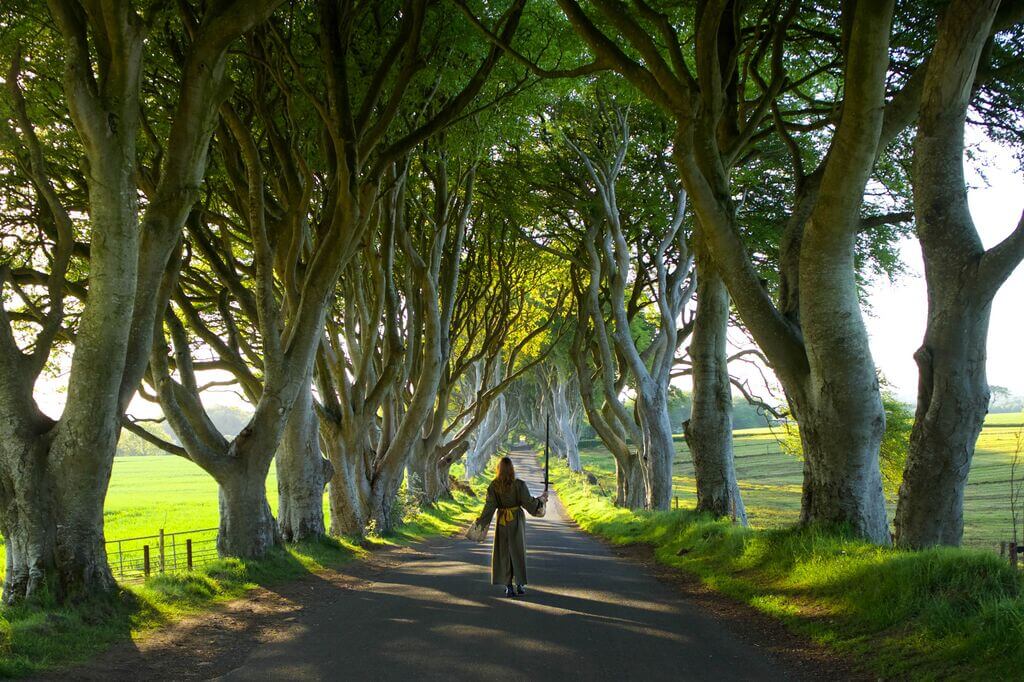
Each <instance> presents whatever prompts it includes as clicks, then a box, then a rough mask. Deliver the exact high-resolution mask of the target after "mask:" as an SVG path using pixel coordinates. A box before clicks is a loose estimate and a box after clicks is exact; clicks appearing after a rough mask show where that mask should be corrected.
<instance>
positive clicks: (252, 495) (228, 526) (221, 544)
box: [217, 457, 281, 558]
mask: <svg viewBox="0 0 1024 682" xmlns="http://www.w3.org/2000/svg"><path fill="white" fill-rule="evenodd" d="M257 460H261V461H266V460H265V459H264V458H262V457H242V458H239V459H238V460H237V462H236V463H235V464H234V466H231V467H228V468H226V469H225V470H224V471H222V472H218V474H217V483H218V485H219V486H220V489H219V502H220V528H219V530H218V532H217V551H218V552H219V553H220V555H221V556H235V557H242V558H257V557H262V556H266V554H267V553H268V552H269V551H270V550H271V549H273V548H274V547H275V546H276V545H279V544H280V543H281V533H280V531H279V530H278V526H277V522H276V521H275V520H274V515H273V514H271V513H270V504H269V503H268V502H267V487H266V486H267V467H264V466H259V462H258V461H257Z"/></svg>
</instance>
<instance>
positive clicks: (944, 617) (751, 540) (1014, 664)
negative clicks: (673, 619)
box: [552, 462, 1024, 679]
mask: <svg viewBox="0 0 1024 682" xmlns="http://www.w3.org/2000/svg"><path fill="white" fill-rule="evenodd" d="M552 479H553V481H554V483H555V489H556V490H557V491H558V495H559V497H560V498H561V500H562V502H563V504H564V505H565V507H566V510H567V511H568V512H569V514H570V515H571V516H572V517H573V519H574V520H575V521H576V522H577V523H578V524H579V525H580V527H581V528H583V529H584V530H586V531H588V532H590V533H593V534H595V535H598V536H600V537H602V538H605V539H606V540H608V541H610V542H612V543H615V544H622V545H628V544H636V543H645V544H648V545H650V546H652V547H653V549H654V553H655V556H656V558H657V560H658V561H660V562H661V563H663V564H666V565H668V566H671V567H673V568H676V569H678V570H680V571H685V572H688V573H691V574H694V575H696V576H698V577H699V578H700V579H701V580H702V581H703V583H704V584H706V585H707V586H709V587H711V588H712V589H715V590H718V591H720V592H723V593H725V594H727V595H729V596H730V597H733V598H735V599H737V600H739V601H741V602H744V603H746V604H749V605H750V606H752V607H754V608H756V609H758V610H759V611H762V612H764V613H767V614H769V615H771V616H773V617H775V618H778V619H780V620H782V621H783V622H784V623H785V624H786V626H787V627H789V628H790V629H792V630H793V631H796V632H798V633H801V634H803V635H806V636H808V637H810V638H811V639H813V640H815V641H817V642H819V643H821V644H824V645H826V646H828V647H831V648H833V649H834V650H836V651H837V652H839V653H842V654H847V655H852V656H854V657H856V658H857V659H859V660H861V661H863V663H864V665H865V666H866V667H867V668H868V669H870V670H871V671H873V672H874V673H877V674H879V675H881V676H883V677H887V678H899V679H907V678H912V679H938V678H941V679H968V678H975V679H1008V678H1015V679H1019V677H1018V676H1019V675H1020V674H1021V673H1020V670H1021V669H1022V668H1024V581H1022V578H1021V576H1020V574H1019V573H1017V572H1016V571H1014V570H1013V569H1011V568H1010V567H1009V566H1008V565H1007V564H1006V563H1005V562H1004V561H1002V560H1000V559H999V557H998V556H995V555H994V554H991V553H987V552H982V551H977V550H963V549H950V548H944V549H933V550H927V551H922V552H907V551H901V550H895V549H891V548H883V547H877V546H875V545H871V544H868V543H866V542H863V541H860V540H856V539H854V538H852V537H851V536H850V535H849V534H848V533H845V532H844V531H843V530H842V529H827V528H814V527H810V528H788V529H775V530H750V529H746V528H738V527H735V526H733V525H731V524H730V523H729V522H728V521H722V520H715V519H712V518H711V517H709V516H707V515H704V514H697V513H696V512H694V511H692V510H678V511H668V512H643V511H641V512H635V511H630V510H627V509H621V508H618V507H615V506H614V504H613V502H612V499H611V498H610V497H609V496H608V495H607V493H606V492H604V491H602V490H600V489H598V488H597V487H596V486H592V485H590V484H588V483H587V481H586V479H585V478H583V477H582V476H581V475H577V474H573V473H572V472H570V471H569V470H568V468H566V467H565V466H564V464H562V463H561V462H560V463H559V464H558V465H557V466H555V465H553V466H552Z"/></svg>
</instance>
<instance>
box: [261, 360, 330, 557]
mask: <svg viewBox="0 0 1024 682" xmlns="http://www.w3.org/2000/svg"><path fill="white" fill-rule="evenodd" d="M275 460H276V464H277V494H278V504H277V522H278V526H279V528H280V531H281V538H282V539H283V540H284V541H285V542H299V541H302V540H310V539H315V538H318V537H320V536H322V535H323V534H324V530H325V529H324V488H325V487H326V485H327V481H328V480H330V478H331V476H332V474H333V467H332V466H331V463H330V462H329V461H328V460H326V459H324V458H323V457H322V456H321V454H320V424H319V419H317V416H316V412H315V411H314V410H313V392H312V380H311V377H307V379H306V381H305V385H304V386H303V387H302V389H301V390H300V392H299V397H298V398H297V399H296V401H295V405H294V406H293V407H292V411H291V414H290V415H289V417H288V422H287V423H286V424H285V427H284V435H283V436H282V438H281V445H280V446H279V447H278V449H277V455H276V457H275Z"/></svg>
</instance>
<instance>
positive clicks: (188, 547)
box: [185, 538, 192, 571]
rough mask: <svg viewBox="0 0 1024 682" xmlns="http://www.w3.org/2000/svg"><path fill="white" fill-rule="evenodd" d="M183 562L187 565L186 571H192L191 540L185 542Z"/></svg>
mask: <svg viewBox="0 0 1024 682" xmlns="http://www.w3.org/2000/svg"><path fill="white" fill-rule="evenodd" d="M185 561H186V563H187V564H188V570H190V571H191V570H192V538H187V539H186V540H185Z"/></svg>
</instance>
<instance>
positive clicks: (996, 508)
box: [580, 412, 1024, 551]
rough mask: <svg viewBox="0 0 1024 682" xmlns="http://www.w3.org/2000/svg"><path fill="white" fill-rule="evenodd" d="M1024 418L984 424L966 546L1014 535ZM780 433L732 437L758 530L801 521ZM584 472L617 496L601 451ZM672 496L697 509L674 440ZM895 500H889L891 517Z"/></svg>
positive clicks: (968, 501)
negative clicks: (1016, 458) (1015, 476)
mask: <svg viewBox="0 0 1024 682" xmlns="http://www.w3.org/2000/svg"><path fill="white" fill-rule="evenodd" d="M1022 434H1024V413H1020V412H1017V413H1011V414H994V415H989V416H988V418H987V419H986V420H985V428H984V429H983V430H982V433H981V437H980V438H979V439H978V445H977V449H976V451H975V455H974V461H973V463H972V465H971V473H970V477H969V478H968V486H967V491H966V493H965V495H964V545H965V546H967V547H974V548H978V549H986V550H989V551H994V550H996V549H997V548H998V546H999V543H1000V541H1003V540H1007V539H1009V538H1010V537H1011V536H1012V525H1011V521H1010V505H1009V491H1010V484H1009V478H1010V462H1011V460H1012V458H1013V453H1014V450H1015V448H1016V447H1017V442H1018V441H1017V439H1018V438H1020V439H1021V443H1022V453H1024V435H1022ZM782 436H783V434H782V432H781V430H777V431H776V433H773V432H772V430H771V429H767V428H764V429H744V430H740V431H736V432H734V434H733V444H734V448H735V453H736V475H737V478H738V480H739V485H740V490H741V492H742V494H743V502H744V504H745V505H746V508H747V515H748V517H749V520H750V525H751V526H752V527H754V528H757V529H768V528H785V527H787V526H790V525H792V524H794V523H796V521H797V520H798V518H799V516H800V486H801V483H802V481H803V469H802V464H801V462H800V461H799V460H797V459H795V458H794V457H792V456H789V455H787V454H785V453H783V452H782V450H781V448H780V446H779V439H781V438H782ZM580 456H581V460H582V462H583V465H584V467H585V468H586V469H587V470H588V471H590V472H592V473H594V474H595V475H597V476H598V478H599V480H600V482H601V485H602V486H603V487H604V488H605V490H608V491H610V492H611V493H614V490H615V464H614V461H613V460H612V458H611V456H610V455H609V454H608V451H607V450H605V449H604V448H602V447H592V448H586V449H584V450H582V451H581V453H580ZM673 478H674V485H673V488H674V493H675V495H677V496H678V497H679V504H680V506H694V505H695V504H696V501H697V492H696V483H695V481H694V478H693V463H692V459H691V457H690V451H689V449H688V448H687V447H686V444H685V443H684V442H683V440H682V436H681V435H679V436H676V458H675V465H674V467H673ZM894 512H895V500H889V516H890V518H891V517H892V515H893V513H894Z"/></svg>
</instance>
